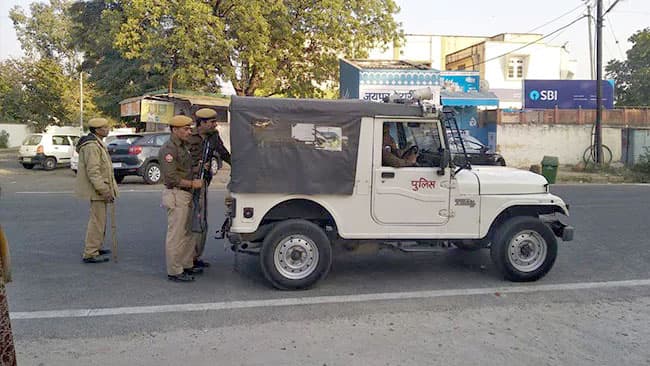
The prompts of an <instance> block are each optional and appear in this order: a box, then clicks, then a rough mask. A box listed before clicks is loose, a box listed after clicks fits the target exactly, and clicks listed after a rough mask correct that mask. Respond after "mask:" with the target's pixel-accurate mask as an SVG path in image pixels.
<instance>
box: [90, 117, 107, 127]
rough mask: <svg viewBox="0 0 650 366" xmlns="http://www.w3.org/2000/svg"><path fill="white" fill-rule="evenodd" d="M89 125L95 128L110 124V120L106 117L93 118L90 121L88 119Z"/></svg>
mask: <svg viewBox="0 0 650 366" xmlns="http://www.w3.org/2000/svg"><path fill="white" fill-rule="evenodd" d="M88 126H89V127H93V128H101V127H104V126H108V120H107V119H106V118H91V119H90V121H88Z"/></svg>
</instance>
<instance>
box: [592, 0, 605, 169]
mask: <svg viewBox="0 0 650 366" xmlns="http://www.w3.org/2000/svg"><path fill="white" fill-rule="evenodd" d="M596 4H597V5H596V128H595V130H596V131H595V135H594V147H595V148H596V159H595V160H596V164H597V165H601V164H602V163H603V141H602V126H601V124H602V119H603V103H602V102H603V85H602V81H603V0H597V1H596Z"/></svg>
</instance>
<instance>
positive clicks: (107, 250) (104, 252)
mask: <svg viewBox="0 0 650 366" xmlns="http://www.w3.org/2000/svg"><path fill="white" fill-rule="evenodd" d="M106 254H111V250H110V249H100V250H99V255H106Z"/></svg>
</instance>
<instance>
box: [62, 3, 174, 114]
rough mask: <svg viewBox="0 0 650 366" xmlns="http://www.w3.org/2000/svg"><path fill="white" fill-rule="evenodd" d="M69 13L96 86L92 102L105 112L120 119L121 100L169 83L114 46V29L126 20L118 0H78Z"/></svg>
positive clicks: (74, 35)
mask: <svg viewBox="0 0 650 366" xmlns="http://www.w3.org/2000/svg"><path fill="white" fill-rule="evenodd" d="M104 11H106V13H105V15H102V14H103V13H104ZM70 16H71V18H72V19H73V27H72V37H73V39H74V40H75V42H76V44H77V46H78V47H79V48H80V49H81V50H82V51H83V53H84V62H83V64H82V69H83V70H84V71H85V72H86V73H88V75H89V80H90V82H92V84H93V85H94V88H95V91H96V93H97V95H96V96H95V97H94V99H93V101H94V102H95V104H96V105H97V108H98V109H99V110H101V111H102V113H103V114H104V115H107V116H111V117H113V118H116V119H119V116H120V109H119V105H118V103H119V102H120V101H121V100H123V99H126V98H129V97H133V96H137V95H142V94H143V93H144V92H145V91H147V90H153V89H160V88H161V87H162V86H164V85H166V80H165V77H164V76H163V75H161V74H158V73H155V72H151V71H149V72H148V71H145V68H144V66H143V62H141V61H140V60H128V59H126V58H124V57H122V55H121V54H120V53H119V52H118V51H117V50H116V49H115V48H114V47H113V38H114V37H113V36H114V32H115V30H116V29H118V28H119V26H120V24H121V23H122V20H123V13H122V8H121V4H120V3H119V2H117V1H110V0H91V1H77V2H75V3H73V4H72V5H71V6H70Z"/></svg>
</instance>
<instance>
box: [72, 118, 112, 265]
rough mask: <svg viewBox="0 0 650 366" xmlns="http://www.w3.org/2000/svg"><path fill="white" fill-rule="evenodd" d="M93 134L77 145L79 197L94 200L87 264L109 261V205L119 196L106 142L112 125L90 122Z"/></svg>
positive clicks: (77, 192)
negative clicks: (106, 237) (106, 236)
mask: <svg viewBox="0 0 650 366" xmlns="http://www.w3.org/2000/svg"><path fill="white" fill-rule="evenodd" d="M88 126H89V129H90V133H89V134H88V135H87V136H84V137H82V138H81V139H80V140H79V142H78V143H77V147H76V149H77V152H78V153H79V167H78V169H77V179H76V184H75V192H76V194H77V196H78V197H79V198H82V199H87V200H90V217H89V219H88V229H87V230H86V244H85V247H84V252H83V262H84V263H102V262H108V260H109V259H108V257H106V256H105V255H106V254H109V253H110V250H107V249H102V244H103V243H104V236H105V234H106V209H107V204H112V203H113V202H114V201H115V198H117V196H118V190H117V182H116V181H115V176H114V175H113V164H112V162H111V156H110V155H109V154H108V150H107V149H106V145H105V144H104V142H103V141H102V139H103V138H104V137H106V136H108V132H109V131H110V126H109V123H108V120H106V119H104V118H93V119H91V120H90V121H88Z"/></svg>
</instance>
